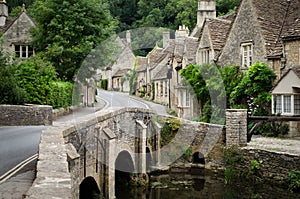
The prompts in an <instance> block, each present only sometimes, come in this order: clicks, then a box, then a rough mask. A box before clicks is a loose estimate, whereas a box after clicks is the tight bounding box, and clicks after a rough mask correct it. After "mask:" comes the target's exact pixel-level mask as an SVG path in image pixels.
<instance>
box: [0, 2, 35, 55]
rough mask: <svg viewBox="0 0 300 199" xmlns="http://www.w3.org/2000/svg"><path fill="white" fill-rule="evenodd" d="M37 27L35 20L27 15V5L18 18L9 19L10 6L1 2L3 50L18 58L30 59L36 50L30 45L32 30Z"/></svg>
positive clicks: (0, 27)
mask: <svg viewBox="0 0 300 199" xmlns="http://www.w3.org/2000/svg"><path fill="white" fill-rule="evenodd" d="M32 27H36V24H35V22H34V20H33V19H32V18H31V17H30V16H29V15H28V14H27V13H26V9H25V5H23V8H22V12H21V13H20V15H19V16H18V17H16V18H9V17H8V5H7V4H6V1H5V0H0V31H1V33H2V39H3V45H2V47H3V49H4V50H6V51H7V52H11V53H13V54H14V55H15V56H16V57H18V58H28V57H30V56H31V55H33V54H34V53H35V52H34V49H33V48H32V46H31V45H30V41H31V35H30V28H32Z"/></svg>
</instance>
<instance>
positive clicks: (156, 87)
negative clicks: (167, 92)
mask: <svg viewBox="0 0 300 199" xmlns="http://www.w3.org/2000/svg"><path fill="white" fill-rule="evenodd" d="M158 88H159V87H158V83H156V96H158V95H159V93H158Z"/></svg>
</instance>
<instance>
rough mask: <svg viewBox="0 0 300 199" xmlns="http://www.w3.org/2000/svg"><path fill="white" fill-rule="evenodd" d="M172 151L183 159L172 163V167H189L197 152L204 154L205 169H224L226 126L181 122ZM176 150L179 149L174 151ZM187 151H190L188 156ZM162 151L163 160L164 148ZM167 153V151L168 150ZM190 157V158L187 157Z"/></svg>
mask: <svg viewBox="0 0 300 199" xmlns="http://www.w3.org/2000/svg"><path fill="white" fill-rule="evenodd" d="M172 142H173V143H172V144H171V145H172V146H170V148H172V149H170V151H178V153H181V155H183V156H185V157H184V158H183V157H181V158H180V159H178V160H177V161H174V163H172V165H171V166H172V167H189V166H190V164H189V163H192V161H193V160H192V155H193V154H194V153H196V152H200V153H201V154H203V156H204V159H205V168H207V169H222V168H223V165H224V156H223V148H224V147H225V126H223V125H216V124H209V123H203V122H193V121H189V120H180V128H179V130H178V133H177V135H176V136H175V138H174V139H173V140H172ZM174 148H177V150H176V149H174ZM185 150H190V152H189V153H188V154H187V153H186V152H185ZM161 151H162V154H161V156H162V158H163V156H164V154H163V151H165V150H163V148H162V149H161ZM166 151H167V150H166ZM187 155H189V157H187ZM187 164H188V165H187Z"/></svg>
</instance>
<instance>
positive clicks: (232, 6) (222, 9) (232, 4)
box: [216, 0, 240, 16]
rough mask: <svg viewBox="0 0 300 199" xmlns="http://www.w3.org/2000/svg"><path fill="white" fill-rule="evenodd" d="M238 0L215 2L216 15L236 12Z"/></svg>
mask: <svg viewBox="0 0 300 199" xmlns="http://www.w3.org/2000/svg"><path fill="white" fill-rule="evenodd" d="M239 2H240V0H217V4H216V7H217V14H218V16H222V15H225V14H228V13H232V12H233V11H235V10H236V8H237V6H238V4H239Z"/></svg>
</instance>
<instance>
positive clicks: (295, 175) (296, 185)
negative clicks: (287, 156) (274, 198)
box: [288, 170, 300, 191]
mask: <svg viewBox="0 0 300 199" xmlns="http://www.w3.org/2000/svg"><path fill="white" fill-rule="evenodd" d="M288 185H289V190H290V191H300V170H293V171H291V172H290V173H289V174H288Z"/></svg>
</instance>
